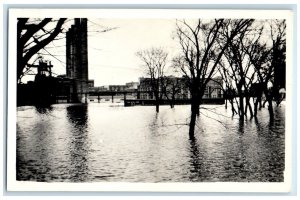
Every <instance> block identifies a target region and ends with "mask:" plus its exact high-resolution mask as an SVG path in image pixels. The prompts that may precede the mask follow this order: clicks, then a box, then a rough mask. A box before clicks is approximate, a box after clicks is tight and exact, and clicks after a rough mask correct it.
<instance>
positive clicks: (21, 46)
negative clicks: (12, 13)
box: [17, 18, 66, 83]
mask: <svg viewBox="0 0 300 200" xmlns="http://www.w3.org/2000/svg"><path fill="white" fill-rule="evenodd" d="M65 21H66V18H60V19H58V20H53V19H52V18H44V19H37V20H36V19H35V20H34V21H33V20H30V19H29V18H18V23H17V82H19V83H20V81H21V78H22V76H23V75H24V70H25V68H26V67H28V68H30V66H29V61H30V59H31V58H32V57H33V56H34V55H35V54H36V53H38V52H39V51H40V50H41V49H43V48H44V47H45V46H46V45H47V44H49V43H50V42H51V41H53V40H54V39H55V38H56V36H57V35H58V34H59V33H61V32H62V26H63V24H64V23H65ZM50 24H51V25H52V28H51V29H50V30H49V27H47V25H50ZM53 24H54V25H53ZM46 27H47V28H46Z"/></svg>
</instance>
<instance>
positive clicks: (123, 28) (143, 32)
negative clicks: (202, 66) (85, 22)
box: [88, 19, 177, 86]
mask: <svg viewBox="0 0 300 200" xmlns="http://www.w3.org/2000/svg"><path fill="white" fill-rule="evenodd" d="M98 25H101V26H105V27H116V29H114V30H111V31H108V32H105V33H96V34H93V33H94V32H93V30H97V26H98ZM174 30H175V20H157V19H149V20H147V19H136V20H132V19H120V20H118V19H113V20H109V19H89V31H90V32H89V37H88V45H89V49H88V50H89V55H88V56H89V78H90V79H94V80H95V85H98V86H99V85H109V84H125V83H126V82H131V81H138V78H139V77H142V76H145V75H146V71H145V70H144V68H143V67H142V62H141V60H140V59H139V58H138V57H137V56H136V52H137V51H139V50H143V49H147V48H151V47H162V48H164V49H165V50H166V51H167V52H169V54H170V55H169V60H171V57H172V52H174V51H173V49H174V47H175V46H176V45H177V43H176V41H174V40H173V39H172V34H174Z"/></svg>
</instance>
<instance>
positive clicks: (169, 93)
mask: <svg viewBox="0 0 300 200" xmlns="http://www.w3.org/2000/svg"><path fill="white" fill-rule="evenodd" d="M162 85H163V87H162V89H163V92H164V96H165V97H166V98H167V100H168V101H169V103H170V107H171V108H174V105H175V101H176V96H177V95H178V94H179V93H180V92H181V89H182V86H183V85H184V83H183V80H182V79H181V78H178V77H172V76H170V77H164V78H163V83H162Z"/></svg>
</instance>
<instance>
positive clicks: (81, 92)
mask: <svg viewBox="0 0 300 200" xmlns="http://www.w3.org/2000/svg"><path fill="white" fill-rule="evenodd" d="M74 21H75V23H74V25H72V26H71V28H70V29H69V30H68V32H67V33H66V59H67V60H66V63H67V67H66V70H67V71H66V74H67V78H69V79H71V80H72V81H73V86H72V87H71V94H73V96H72V100H73V101H75V102H84V101H85V102H86V100H87V95H88V49H87V45H88V43H87V42H88V41H87V19H86V18H75V20H74Z"/></svg>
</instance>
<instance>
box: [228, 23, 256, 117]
mask: <svg viewBox="0 0 300 200" xmlns="http://www.w3.org/2000/svg"><path fill="white" fill-rule="evenodd" d="M227 28H229V29H230V27H227ZM257 34H258V35H260V33H258V32H257V31H256V30H253V27H252V26H251V24H248V26H246V28H245V29H244V30H243V31H241V34H239V35H238V36H237V37H235V38H234V39H233V40H231V41H230V42H229V44H228V48H227V49H226V51H225V53H224V57H225V58H226V60H227V65H228V66H229V67H227V68H226V71H227V72H226V73H227V74H228V75H229V76H227V78H228V77H230V78H231V81H233V82H234V85H235V88H236V90H237V98H238V101H237V100H236V103H237V106H238V114H239V116H240V118H241V119H242V120H243V119H244V116H246V117H247V113H248V111H249V113H250V116H251V117H253V116H254V113H253V109H252V106H251V104H250V96H251V94H250V88H251V86H252V84H253V82H254V80H255V78H256V76H255V75H256V71H255V70H254V68H253V65H252V63H251V60H250V59H249V57H248V54H247V49H249V48H250V47H253V45H252V44H251V42H249V40H251V39H253V38H252V37H251V38H249V35H257ZM225 37H228V36H226V34H225ZM245 49H246V50H245ZM223 70H225V68H224V66H223ZM226 73H223V74H226ZM229 81H230V80H229ZM235 98H236V97H235Z"/></svg>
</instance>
